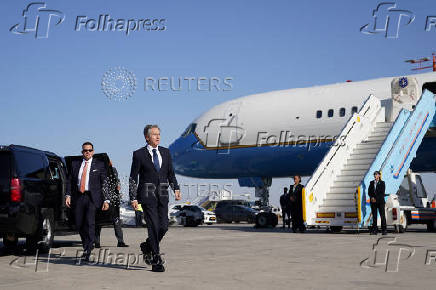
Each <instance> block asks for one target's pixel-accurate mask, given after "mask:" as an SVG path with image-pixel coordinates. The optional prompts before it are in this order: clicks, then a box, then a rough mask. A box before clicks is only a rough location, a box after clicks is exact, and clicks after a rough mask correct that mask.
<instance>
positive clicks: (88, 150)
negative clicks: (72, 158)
mask: <svg viewBox="0 0 436 290" xmlns="http://www.w3.org/2000/svg"><path fill="white" fill-rule="evenodd" d="M92 151H94V149H83V150H82V152H83V153H85V152H92Z"/></svg>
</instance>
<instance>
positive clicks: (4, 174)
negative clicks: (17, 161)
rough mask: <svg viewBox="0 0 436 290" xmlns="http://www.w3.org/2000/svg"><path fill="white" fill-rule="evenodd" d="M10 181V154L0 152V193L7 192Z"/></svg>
mask: <svg viewBox="0 0 436 290" xmlns="http://www.w3.org/2000/svg"><path fill="white" fill-rule="evenodd" d="M10 179H11V154H10V153H9V152H0V191H9V189H8V187H9V184H10V182H11V181H10Z"/></svg>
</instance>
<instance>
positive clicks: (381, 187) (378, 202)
mask: <svg viewBox="0 0 436 290" xmlns="http://www.w3.org/2000/svg"><path fill="white" fill-rule="evenodd" d="M385 188H386V187H385V182H384V181H383V180H381V174H380V171H375V172H374V180H372V181H371V182H370V184H369V188H368V195H369V197H370V200H371V213H372V229H371V235H376V234H377V232H378V227H377V210H378V212H379V213H380V219H381V228H382V234H383V235H386V216H385Z"/></svg>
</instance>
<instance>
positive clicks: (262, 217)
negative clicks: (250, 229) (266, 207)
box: [256, 212, 270, 228]
mask: <svg viewBox="0 0 436 290" xmlns="http://www.w3.org/2000/svg"><path fill="white" fill-rule="evenodd" d="M269 221H270V219H269V218H268V214H267V213H263V212H262V213H259V214H258V215H257V216H256V226H257V227H259V228H266V227H267V226H268V224H269Z"/></svg>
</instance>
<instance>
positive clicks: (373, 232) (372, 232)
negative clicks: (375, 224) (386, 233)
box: [369, 231, 377, 235]
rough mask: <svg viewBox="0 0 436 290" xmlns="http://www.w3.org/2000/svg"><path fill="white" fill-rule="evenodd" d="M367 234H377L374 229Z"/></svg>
mask: <svg viewBox="0 0 436 290" xmlns="http://www.w3.org/2000/svg"><path fill="white" fill-rule="evenodd" d="M369 234H370V235H377V232H376V231H371V232H369Z"/></svg>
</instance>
